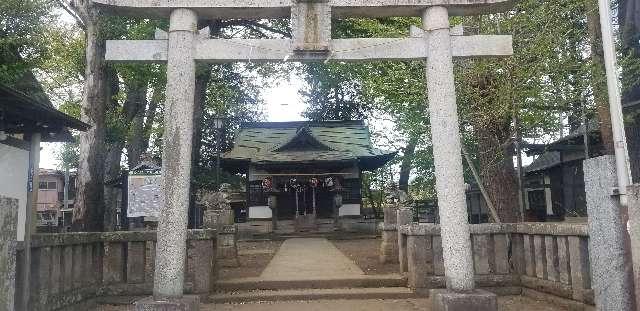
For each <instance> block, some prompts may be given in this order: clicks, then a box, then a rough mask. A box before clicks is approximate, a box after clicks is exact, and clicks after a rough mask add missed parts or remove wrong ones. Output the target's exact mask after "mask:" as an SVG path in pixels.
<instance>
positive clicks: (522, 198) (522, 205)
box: [513, 105, 527, 222]
mask: <svg viewBox="0 0 640 311" xmlns="http://www.w3.org/2000/svg"><path fill="white" fill-rule="evenodd" d="M513 126H514V128H515V136H516V137H515V147H516V153H517V155H516V160H517V162H518V203H519V204H518V207H519V214H520V215H518V216H519V217H520V222H524V221H525V212H524V210H525V206H526V205H527V204H526V202H525V199H526V197H527V196H526V193H525V189H524V170H523V167H522V165H523V164H522V135H521V132H520V118H519V117H518V110H517V107H516V106H515V105H514V107H513Z"/></svg>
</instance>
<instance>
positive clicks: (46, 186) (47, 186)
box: [38, 181, 58, 190]
mask: <svg viewBox="0 0 640 311" xmlns="http://www.w3.org/2000/svg"><path fill="white" fill-rule="evenodd" d="M38 185H39V187H38V188H39V189H40V190H56V189H58V184H57V183H56V182H55V181H41V182H40V183H39V184H38Z"/></svg>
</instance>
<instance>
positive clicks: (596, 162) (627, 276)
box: [584, 155, 635, 311]
mask: <svg viewBox="0 0 640 311" xmlns="http://www.w3.org/2000/svg"><path fill="white" fill-rule="evenodd" d="M584 183H585V192H586V194H587V196H586V199H587V212H588V214H589V236H590V239H589V258H590V262H591V272H592V285H593V290H594V294H595V302H596V307H597V308H598V310H612V311H613V310H635V309H634V305H635V302H634V299H633V290H632V286H633V281H632V278H631V275H632V274H633V273H632V264H631V262H630V260H629V258H630V256H629V254H628V248H627V247H626V245H625V244H626V237H625V232H624V231H625V229H624V228H626V224H625V223H624V220H623V215H622V212H621V206H620V204H619V201H618V198H616V197H615V196H613V192H612V189H614V187H616V186H617V177H616V166H615V158H614V157H613V156H611V155H608V156H602V157H598V158H592V159H588V160H585V161H584Z"/></svg>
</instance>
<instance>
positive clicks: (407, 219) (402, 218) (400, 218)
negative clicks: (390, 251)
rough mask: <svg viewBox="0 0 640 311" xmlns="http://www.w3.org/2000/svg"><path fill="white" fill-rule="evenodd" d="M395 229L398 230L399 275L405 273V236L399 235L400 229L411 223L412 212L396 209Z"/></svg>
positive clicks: (408, 209)
mask: <svg viewBox="0 0 640 311" xmlns="http://www.w3.org/2000/svg"><path fill="white" fill-rule="evenodd" d="M396 213H397V220H396V228H397V229H398V230H397V231H398V262H399V263H400V273H401V274H402V273H405V272H407V236H406V235H404V234H402V233H400V227H402V226H405V225H408V224H411V223H412V222H413V210H412V209H410V208H400V209H398V211H397V212H396Z"/></svg>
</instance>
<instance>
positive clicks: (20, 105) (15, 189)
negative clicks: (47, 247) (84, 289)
mask: <svg viewBox="0 0 640 311" xmlns="http://www.w3.org/2000/svg"><path fill="white" fill-rule="evenodd" d="M26 76H27V77H28V78H29V79H28V81H29V82H30V83H28V84H27V86H26V87H21V88H20V90H18V89H16V88H15V87H8V86H6V85H1V84H0V172H1V174H0V176H1V177H0V180H2V182H0V195H2V196H5V197H10V198H15V199H18V205H19V210H18V224H17V240H18V241H24V240H25V239H28V235H29V234H30V233H32V232H35V231H36V225H37V221H36V219H37V217H36V216H37V210H38V209H37V202H38V192H39V186H40V183H39V179H40V177H39V174H38V173H37V172H38V168H39V165H40V163H39V162H40V143H41V142H67V141H71V140H72V136H71V132H70V130H71V129H75V130H79V131H85V130H87V129H88V128H89V125H87V124H85V123H83V122H81V121H80V120H77V119H75V118H72V117H70V116H68V115H66V114H64V113H62V112H60V111H58V110H57V109H56V108H55V107H53V105H52V104H51V102H49V100H48V98H47V97H46V95H44V92H43V91H42V88H41V87H40V85H39V83H37V81H36V80H35V78H33V75H32V74H31V73H28V74H27V75H26Z"/></svg>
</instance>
